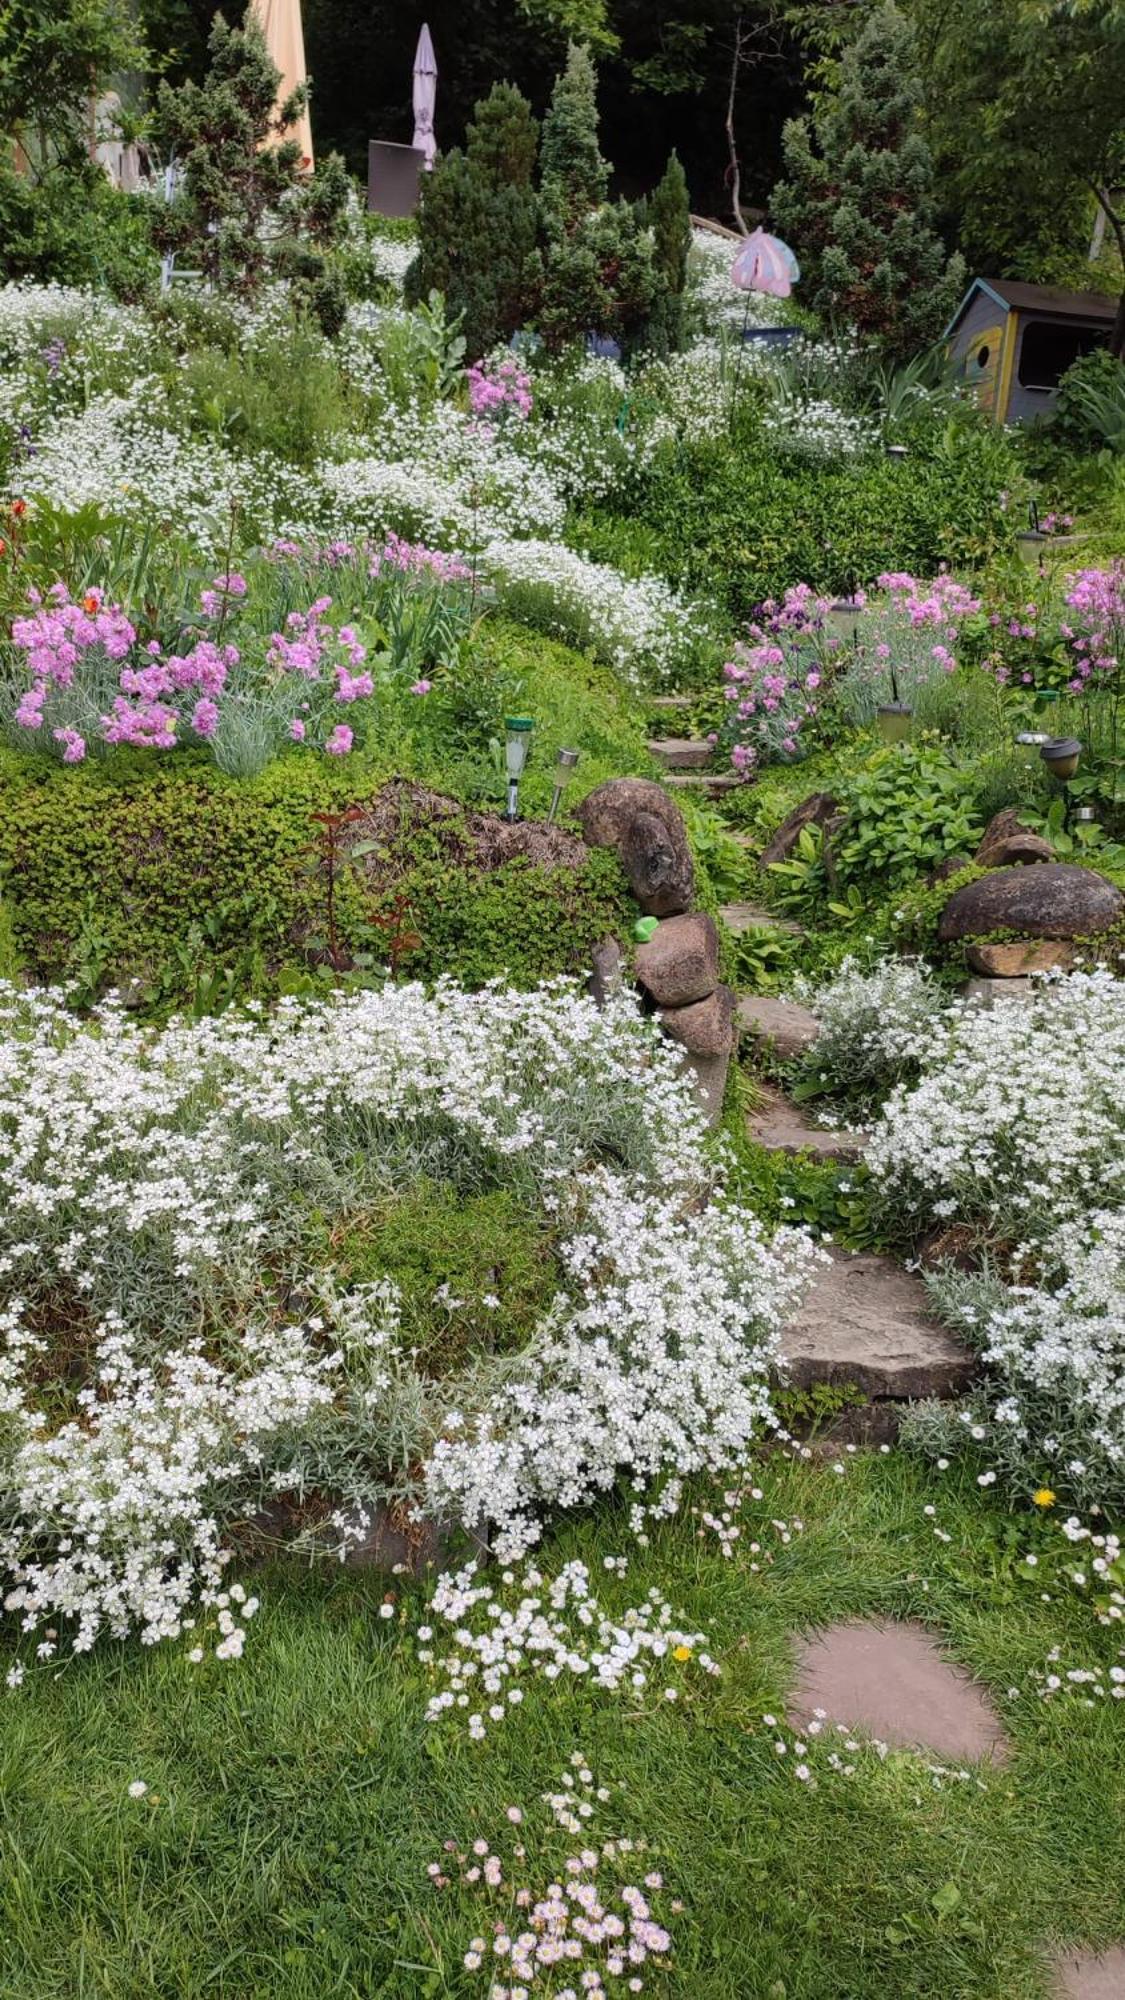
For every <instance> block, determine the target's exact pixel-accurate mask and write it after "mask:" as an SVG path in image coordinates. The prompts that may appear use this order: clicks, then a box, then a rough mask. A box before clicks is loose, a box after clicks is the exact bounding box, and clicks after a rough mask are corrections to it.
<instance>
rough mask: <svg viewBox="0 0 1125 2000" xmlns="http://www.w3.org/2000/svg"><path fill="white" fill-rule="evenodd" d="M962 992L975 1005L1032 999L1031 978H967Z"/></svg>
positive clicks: (982, 1005) (991, 1004) (987, 1005)
mask: <svg viewBox="0 0 1125 2000" xmlns="http://www.w3.org/2000/svg"><path fill="white" fill-rule="evenodd" d="M961 990H962V992H963V993H964V995H965V998H966V1000H971V1001H972V1003H973V1006H974V1007H995V1006H997V1005H1006V1004H1007V1002H1008V1001H1009V1000H1030V998H1031V993H1032V985H1031V981H1030V979H987V978H984V977H981V978H978V979H967V980H966V981H965V984H964V986H963V987H962V989H961Z"/></svg>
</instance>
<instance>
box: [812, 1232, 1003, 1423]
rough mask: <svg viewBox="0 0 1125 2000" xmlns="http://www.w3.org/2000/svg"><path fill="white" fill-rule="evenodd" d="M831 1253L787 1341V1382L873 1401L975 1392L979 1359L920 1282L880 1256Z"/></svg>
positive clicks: (844, 1251) (910, 1273) (843, 1252)
mask: <svg viewBox="0 0 1125 2000" xmlns="http://www.w3.org/2000/svg"><path fill="white" fill-rule="evenodd" d="M828 1255H829V1259H830V1261H829V1263H828V1264H827V1265H825V1266H824V1267H823V1268H822V1270H821V1273H820V1275H819V1276H818V1278H817V1279H816V1282H815V1283H814V1285H813V1286H812V1288H811V1290H810V1291H809V1292H808V1294H807V1295H806V1297H805V1300H804V1302H803V1304H802V1305H801V1307H800V1309H799V1311H798V1312H797V1314H796V1317H795V1318H794V1319H793V1320H791V1321H790V1323H789V1325H788V1326H787V1327H786V1328H785V1331H784V1333H783V1334H782V1336H781V1352H782V1356H783V1360H784V1375H785V1379H786V1381H788V1382H792V1383H793V1385H794V1387H796V1388H799V1389H809V1388H811V1387H812V1386H813V1384H814V1383H817V1382H825V1383H829V1384H837V1385H843V1384H845V1383H852V1384H853V1385H854V1386H855V1387H856V1388H857V1389H859V1390H861V1391H862V1392H863V1394H864V1395H865V1396H867V1397H869V1398H870V1399H871V1400H872V1401H873V1402H882V1401H891V1402H899V1403H901V1402H905V1401H908V1400H914V1399H915V1398H917V1397H919V1396H937V1397H949V1396H959V1395H960V1394H961V1393H962V1392H963V1391H964V1390H965V1389H967V1388H968V1386H969V1384H970V1382H971V1381H972V1379H973V1376H974V1374H975V1372H976V1363H975V1361H974V1358H973V1356H972V1355H971V1354H970V1352H969V1350H968V1348H967V1347H964V1346H962V1344H961V1342H960V1341H959V1340H957V1339H955V1337H954V1336H953V1334H951V1333H949V1332H948V1331H947V1330H946V1328H944V1327H942V1326H939V1325H938V1324H937V1322H936V1321H935V1320H934V1319H933V1318H931V1316H930V1313H929V1309H928V1304H927V1299H926V1292H925V1287H924V1286H923V1284H922V1281H921V1279H920V1278H918V1277H916V1276H915V1275H914V1273H913V1272H911V1271H904V1270H903V1268H902V1266H901V1265H900V1264H896V1263H894V1262H893V1260H892V1259H891V1258H889V1257H883V1256H880V1255H879V1254H878V1253H876V1252H875V1251H871V1250H863V1251H856V1250H842V1249H840V1248H839V1247H837V1246H833V1248H832V1249H831V1250H830V1251H829V1253H828Z"/></svg>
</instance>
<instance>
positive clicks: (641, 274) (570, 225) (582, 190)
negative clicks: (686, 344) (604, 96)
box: [538, 43, 657, 347]
mask: <svg viewBox="0 0 1125 2000" xmlns="http://www.w3.org/2000/svg"><path fill="white" fill-rule="evenodd" d="M596 88H597V78H596V74H595V71H594V65H593V63H592V61H591V59H590V54H589V51H588V50H587V49H584V48H578V47H576V46H575V45H574V44H573V43H572V44H571V46H570V48H569V49H568V51H567V59H566V68H565V69H564V70H563V71H562V73H561V74H560V75H559V76H558V77H556V79H555V87H554V91H553V93H552V96H551V103H550V108H549V110H548V112H547V116H546V118H545V119H544V121H543V138H542V146H541V150H540V212H541V216H542V227H543V242H544V249H543V292H542V298H541V302H540V308H539V315H538V324H539V326H540V328H541V330H542V333H543V336H544V339H545V340H546V341H547V344H548V346H553V347H565V345H566V344H567V342H568V341H570V340H574V339H576V338H577V339H581V338H582V337H583V335H585V334H587V333H589V332H594V333H599V334H607V335H610V336H614V337H616V338H617V339H619V340H621V339H627V338H629V337H630V336H631V335H633V334H634V333H636V332H638V331H639V330H640V328H641V326H642V324H643V322H644V319H645V317H646V315H647V312H648V310H649V307H650V306H651V305H652V302H653V299H654V297H655V294H656V284H657V281H656V274H655V271H654V268H653V257H652V246H651V241H650V240H649V238H648V237H647V236H646V235H645V234H644V232H642V230H641V228H640V226H639V224H638V220H637V217H636V215H635V214H634V212H633V210H632V209H631V208H630V207H629V206H628V204H627V203H626V202H618V203H616V204H612V205H611V204H609V203H607V201H606V191H607V188H608V184H609V169H608V167H607V165H606V162H605V161H604V160H603V158H602V156H601V152H600V150H599V147H598V112H597V100H596Z"/></svg>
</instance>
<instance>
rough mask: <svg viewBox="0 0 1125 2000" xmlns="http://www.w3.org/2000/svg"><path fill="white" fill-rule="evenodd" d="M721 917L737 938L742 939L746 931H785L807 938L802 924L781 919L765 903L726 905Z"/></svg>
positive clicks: (793, 935) (792, 935)
mask: <svg viewBox="0 0 1125 2000" xmlns="http://www.w3.org/2000/svg"><path fill="white" fill-rule="evenodd" d="M719 915H720V917H721V918H722V920H723V922H724V924H725V925H726V927H727V929H728V931H733V932H734V935H735V937H741V936H742V935H743V933H744V932H745V931H785V932H787V934H788V935H789V936H790V937H804V936H805V932H804V930H803V929H802V927H801V925H800V924H796V923H794V922H793V920H792V918H790V917H779V916H778V914H777V911H776V910H768V909H767V908H766V906H765V904H764V903H724V904H723V905H722V907H721V908H720V910H719Z"/></svg>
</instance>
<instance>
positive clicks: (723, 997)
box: [659, 986, 734, 1056]
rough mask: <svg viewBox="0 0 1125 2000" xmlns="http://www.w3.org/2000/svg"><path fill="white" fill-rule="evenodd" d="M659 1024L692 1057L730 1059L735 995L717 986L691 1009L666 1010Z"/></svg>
mask: <svg viewBox="0 0 1125 2000" xmlns="http://www.w3.org/2000/svg"><path fill="white" fill-rule="evenodd" d="M659 1018H660V1025H661V1027H662V1028H663V1030H664V1033H665V1034H666V1035H667V1036H668V1039H669V1041H672V1042H678V1043H679V1044H680V1047H681V1048H684V1049H687V1051H688V1053H689V1055H693V1056H729V1055H730V1053H731V1050H732V1048H733V1046H734V994H733V993H732V992H731V989H730V987H729V986H716V988H715V991H714V992H713V993H709V994H708V996H707V998H706V1000H696V1001H694V1002H693V1003H692V1005H691V1006H689V1007H664V1008H662V1009H661V1011H660V1017H659Z"/></svg>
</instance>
